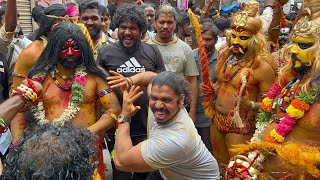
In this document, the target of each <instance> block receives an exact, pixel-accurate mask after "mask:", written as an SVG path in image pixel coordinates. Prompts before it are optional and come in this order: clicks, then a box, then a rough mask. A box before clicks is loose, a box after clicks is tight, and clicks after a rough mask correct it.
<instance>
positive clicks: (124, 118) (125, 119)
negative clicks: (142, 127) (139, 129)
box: [117, 114, 131, 124]
mask: <svg viewBox="0 0 320 180" xmlns="http://www.w3.org/2000/svg"><path fill="white" fill-rule="evenodd" d="M117 121H118V123H119V124H121V123H125V122H128V123H131V117H130V116H127V115H124V114H120V115H119V116H118V119H117Z"/></svg>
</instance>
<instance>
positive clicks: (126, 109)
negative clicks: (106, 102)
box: [122, 85, 143, 117]
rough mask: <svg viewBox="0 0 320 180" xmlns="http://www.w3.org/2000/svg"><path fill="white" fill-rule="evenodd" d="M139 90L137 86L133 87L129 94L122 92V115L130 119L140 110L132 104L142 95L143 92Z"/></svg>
mask: <svg viewBox="0 0 320 180" xmlns="http://www.w3.org/2000/svg"><path fill="white" fill-rule="evenodd" d="M139 90H140V87H139V86H134V85H133V86H132V88H131V89H130V90H129V92H128V91H123V104H122V114H124V115H127V116H130V117H132V116H134V115H135V114H136V112H137V111H139V110H140V109H141V107H140V106H135V105H134V104H133V103H134V102H135V101H136V100H137V99H138V98H139V97H140V96H141V95H142V94H143V91H140V92H139Z"/></svg>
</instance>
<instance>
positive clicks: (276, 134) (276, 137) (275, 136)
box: [270, 129, 284, 143]
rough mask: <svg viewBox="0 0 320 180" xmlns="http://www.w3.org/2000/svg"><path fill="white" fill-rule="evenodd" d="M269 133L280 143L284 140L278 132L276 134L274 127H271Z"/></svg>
mask: <svg viewBox="0 0 320 180" xmlns="http://www.w3.org/2000/svg"><path fill="white" fill-rule="evenodd" d="M270 135H271V136H272V137H274V139H275V140H276V141H278V142H280V143H282V142H283V141H284V137H283V136H281V135H280V134H278V132H277V131H276V130H275V129H272V131H271V132H270Z"/></svg>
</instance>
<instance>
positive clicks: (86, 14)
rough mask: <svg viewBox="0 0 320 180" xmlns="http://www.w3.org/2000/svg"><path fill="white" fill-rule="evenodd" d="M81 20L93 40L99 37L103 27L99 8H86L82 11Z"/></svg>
mask: <svg viewBox="0 0 320 180" xmlns="http://www.w3.org/2000/svg"><path fill="white" fill-rule="evenodd" d="M79 18H80V21H81V22H82V23H83V24H84V25H85V26H86V27H87V29H88V31H89V33H90V36H91V38H92V39H93V40H97V39H98V38H99V34H100V32H101V28H102V21H101V17H100V15H99V13H98V10H97V9H86V10H84V11H82V12H80V17H79Z"/></svg>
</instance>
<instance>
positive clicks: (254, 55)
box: [200, 11, 275, 166]
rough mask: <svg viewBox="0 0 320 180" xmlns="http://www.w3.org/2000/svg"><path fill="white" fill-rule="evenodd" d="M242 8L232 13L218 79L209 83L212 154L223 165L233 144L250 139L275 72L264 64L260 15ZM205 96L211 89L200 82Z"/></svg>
mask: <svg viewBox="0 0 320 180" xmlns="http://www.w3.org/2000/svg"><path fill="white" fill-rule="evenodd" d="M250 14H254V15H255V14H256V13H254V12H251V13H250V12H247V11H242V12H240V13H239V14H238V15H236V16H234V17H233V19H232V22H231V29H230V30H229V31H228V32H227V34H226V37H227V46H224V47H222V48H221V50H220V52H219V59H218V62H217V66H216V74H217V76H218V82H217V83H216V84H212V86H213V89H214V90H215V91H214V103H213V104H214V105H213V106H214V107H213V111H212V112H211V117H212V121H213V124H212V125H211V127H210V136H211V144H212V149H213V154H214V155H215V157H216V159H217V161H218V163H219V165H221V166H224V165H226V163H227V162H228V161H229V159H230V157H232V154H231V153H230V151H229V149H230V148H231V146H232V145H235V144H240V143H244V142H246V141H249V140H250V138H251V137H252V134H253V133H254V131H255V118H256V115H257V110H258V108H259V105H260V101H261V94H262V93H265V92H266V91H268V89H269V88H270V86H271V85H272V83H273V82H274V81H275V72H274V71H273V69H272V67H271V66H270V65H269V63H267V61H266V60H267V58H269V57H270V54H269V53H268V50H267V49H266V47H267V44H266V39H265V38H264V36H263V34H262V33H261V28H262V22H261V20H260V19H259V17H251V16H250ZM200 88H201V92H202V93H203V94H204V96H210V95H212V94H213V92H210V90H209V89H210V88H209V86H207V85H204V84H201V87H200Z"/></svg>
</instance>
